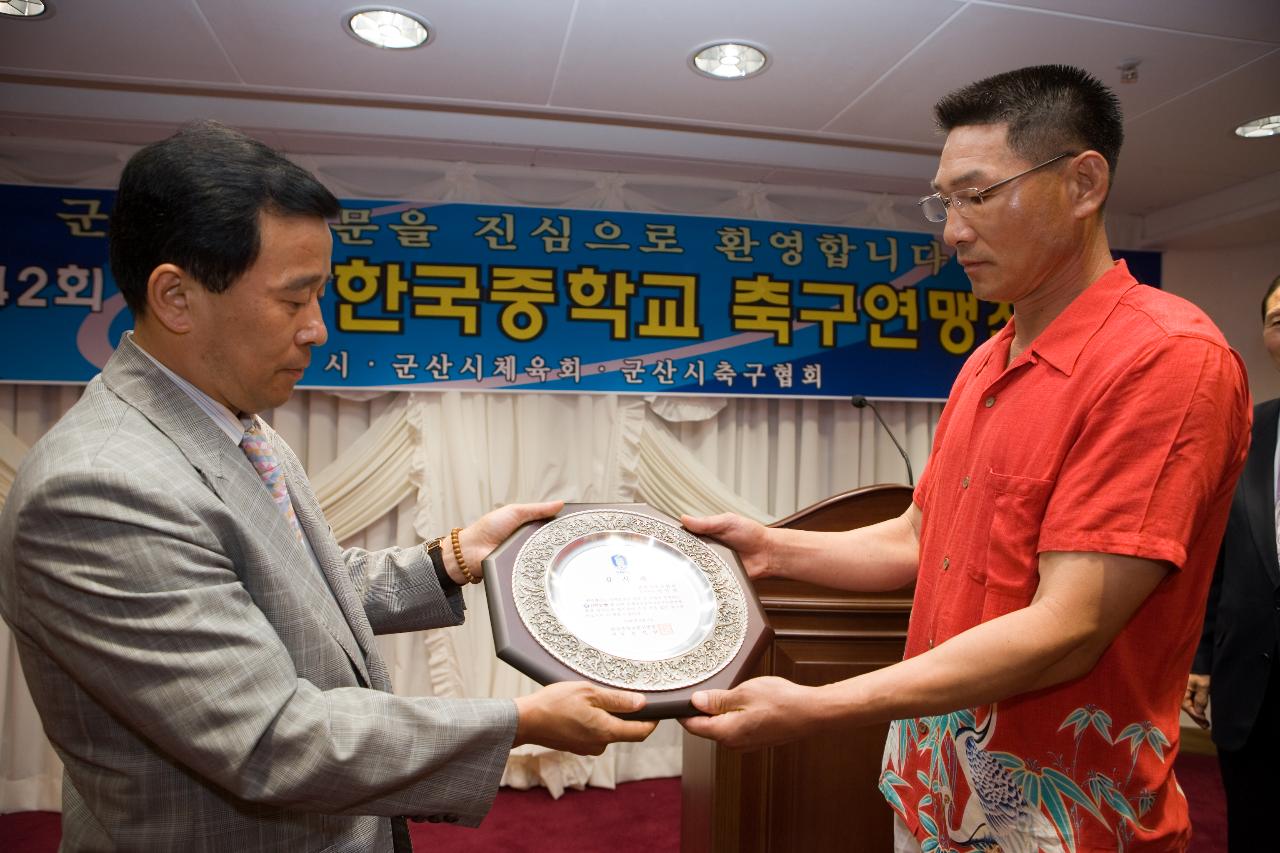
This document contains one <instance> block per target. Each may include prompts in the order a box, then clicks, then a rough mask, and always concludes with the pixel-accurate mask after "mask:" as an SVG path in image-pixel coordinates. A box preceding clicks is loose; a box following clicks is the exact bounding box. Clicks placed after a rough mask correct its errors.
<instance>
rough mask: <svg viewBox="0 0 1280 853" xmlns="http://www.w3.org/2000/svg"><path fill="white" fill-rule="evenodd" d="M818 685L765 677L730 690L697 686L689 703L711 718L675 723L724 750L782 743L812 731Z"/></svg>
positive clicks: (817, 711)
mask: <svg viewBox="0 0 1280 853" xmlns="http://www.w3.org/2000/svg"><path fill="white" fill-rule="evenodd" d="M819 689H820V688H816V687H803V686H801V685H799V684H794V683H792V682H790V681H787V680H786V679H785V678H778V677H776V676H772V675H769V676H765V677H763V678H753V679H751V680H750V681H744V682H742V683H741V684H739V685H738V686H737V687H735V688H733V689H732V690H699V691H698V692H696V693H694V694H693V706H694V707H695V708H697V709H698V710H699V711H702V712H703V713H705V714H710V715H711V716H707V717H689V718H688V719H684V720H681V721H680V724H681V725H682V726H684V727H685V729H687V730H688V731H689V732H690V733H691V734H695V735H698V736H699V737H705V738H710V739H711V740H714V741H716V742H717V743H719V744H720V745H721V746H726V747H728V748H729V749H760V748H761V747H766V746H774V745H776V744H780V743H786V742H787V741H791V740H795V739H797V738H800V737H803V736H805V735H808V734H813V733H814V724H815V721H816V720H817V719H818V716H819V712H820V711H821V705H820V701H819V698H818V695H817V692H818V690H819Z"/></svg>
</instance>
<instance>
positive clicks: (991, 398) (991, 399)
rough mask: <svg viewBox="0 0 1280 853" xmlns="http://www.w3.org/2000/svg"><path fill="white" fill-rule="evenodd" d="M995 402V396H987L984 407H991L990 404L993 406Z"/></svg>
mask: <svg viewBox="0 0 1280 853" xmlns="http://www.w3.org/2000/svg"><path fill="white" fill-rule="evenodd" d="M995 404H996V398H995V397H988V398H987V399H986V407H987V408H988V409H989V408H991V407H992V406H994V405H995Z"/></svg>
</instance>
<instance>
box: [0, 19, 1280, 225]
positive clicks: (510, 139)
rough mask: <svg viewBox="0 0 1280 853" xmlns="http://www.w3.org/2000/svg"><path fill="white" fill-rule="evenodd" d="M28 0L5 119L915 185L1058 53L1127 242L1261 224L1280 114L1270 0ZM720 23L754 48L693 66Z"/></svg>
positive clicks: (43, 132)
mask: <svg viewBox="0 0 1280 853" xmlns="http://www.w3.org/2000/svg"><path fill="white" fill-rule="evenodd" d="M49 2H50V5H51V7H52V9H53V14H52V16H48V17H46V18H45V19H36V20H13V19H7V18H0V135H3V136H9V137H24V138H30V137H34V138H37V139H43V138H49V139H63V140H65V139H72V140H92V141H104V142H117V143H120V142H123V143H142V142H148V141H151V140H153V139H156V138H159V137H160V136H162V135H164V133H165V132H167V131H168V130H169V129H170V128H172V127H174V126H175V125H177V124H179V123H181V122H183V121H185V120H188V119H190V118H196V117H201V116H209V117H214V118H218V119H221V120H222V121H225V122H227V123H229V124H233V125H235V126H238V127H241V128H244V129H246V130H248V131H250V132H252V133H254V134H255V135H257V136H259V137H261V138H263V139H264V140H265V141H267V142H269V143H271V144H274V145H276V146H277V147H280V148H283V149H285V150H287V151H291V152H297V153H309V154H317V153H337V154H362V155H368V156H395V157H419V158H426V159H432V160H466V161H471V162H477V163H503V164H523V165H533V166H548V167H572V168H579V169H599V170H607V171H620V172H643V173H650V174H654V173H656V174H677V175H699V176H705V177H716V178H725V179H731V180H739V181H751V182H762V183H765V184H783V185H788V186H796V185H802V186H817V187H828V188H830V187H838V188H849V189H858V190H867V191H873V192H888V193H894V194H912V195H918V194H920V193H921V192H922V191H923V190H924V189H925V187H926V186H927V184H928V182H929V179H930V178H931V177H932V176H933V173H934V168H935V166H936V159H937V153H938V151H939V150H940V149H941V138H940V137H939V136H938V135H937V134H936V132H935V131H934V129H933V127H932V125H931V118H930V108H931V106H932V104H933V102H934V101H935V100H937V98H938V97H940V96H941V95H943V94H945V93H946V92H947V91H949V90H950V89H953V88H955V87H956V86H959V85H962V84H964V83H967V82H969V81H971V80H976V79H978V78H981V77H984V76H987V75H989V74H993V73H996V72H999V71H1004V70H1008V69H1011V68H1016V67H1019V66H1022V65H1030V64H1039V63H1052V62H1062V63H1069V64H1073V65H1079V66H1081V67H1083V68H1085V69H1087V70H1089V71H1091V72H1092V73H1094V74H1095V75H1097V76H1098V77H1099V78H1101V79H1102V80H1103V81H1104V82H1106V83H1107V84H1109V85H1111V86H1113V88H1114V89H1115V90H1116V92H1117V94H1118V95H1119V96H1120V100H1121V102H1122V104H1123V107H1124V112H1125V116H1126V128H1125V129H1126V134H1127V141H1126V144H1125V148H1124V151H1123V153H1122V156H1121V160H1120V168H1119V173H1118V181H1117V184H1116V188H1115V190H1114V192H1113V194H1112V199H1111V201H1110V203H1109V210H1111V211H1113V212H1115V213H1119V214H1128V215H1131V216H1134V217H1138V218H1139V219H1138V221H1139V228H1138V232H1139V240H1138V242H1140V243H1141V244H1142V245H1144V246H1148V247H1152V248H1170V247H1177V248H1183V247H1185V248H1198V247H1220V246H1231V245H1251V244H1257V243H1261V242H1275V241H1276V240H1277V239H1280V236H1278V235H1280V137H1273V138H1270V139H1263V140H1244V139H1240V138H1238V137H1236V136H1235V135H1234V134H1233V133H1232V129H1233V128H1234V127H1235V126H1236V125H1238V124H1240V123H1241V122H1243V121H1245V120H1248V119H1251V118H1256V117H1258V116H1261V115H1268V114H1277V113H1280V0H1212V2H1210V1H1209V0H1005V2H986V0H792V2H789V3H786V2H778V0H768V2H766V1H765V0H680V2H676V0H648V2H621V0H536V2H535V0H469V1H468V2H464V0H394V2H393V5H394V6H396V7H399V8H401V9H405V10H409V11H412V12H415V13H417V14H419V15H421V16H422V17H424V18H425V19H427V20H428V21H429V22H430V24H431V25H432V27H433V29H434V30H435V33H434V37H433V39H432V41H431V42H430V43H429V44H428V45H427V46H425V47H422V48H418V49H414V50H408V51H388V50H378V49H375V48H372V47H368V46H366V45H363V44H361V43H360V42H357V41H356V40H355V39H354V38H352V37H351V36H350V35H349V34H347V33H346V31H345V30H344V28H343V21H344V19H345V16H346V13H348V12H350V11H351V10H352V9H354V8H358V7H360V6H361V5H362V4H361V3H359V0H269V2H263V0H130V2H128V3H100V2H99V3H86V2H81V0H49ZM723 39H740V40H747V41H750V42H753V43H755V44H758V45H760V46H762V47H764V48H765V49H766V51H767V52H768V53H769V55H770V57H771V62H770V65H769V66H768V68H767V69H766V71H765V72H764V73H763V74H761V75H760V76H759V77H756V78H753V79H750V80H742V81H720V80H711V79H706V78H702V77H699V76H698V75H696V74H694V73H693V72H692V71H691V70H690V68H689V56H690V54H691V53H692V52H693V50H694V49H695V48H697V47H700V46H702V45H705V44H707V43H708V42H712V41H717V40H723ZM1133 60H1137V61H1139V65H1138V72H1139V74H1138V80H1137V81H1136V82H1133V83H1121V82H1120V70H1119V66H1120V65H1122V64H1123V63H1125V62H1126V61H1133Z"/></svg>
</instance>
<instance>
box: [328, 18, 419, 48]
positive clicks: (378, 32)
mask: <svg viewBox="0 0 1280 853" xmlns="http://www.w3.org/2000/svg"><path fill="white" fill-rule="evenodd" d="M347 31H348V32H349V33H351V34H352V35H353V36H355V37H356V38H358V39H360V40H361V41H363V42H367V43H368V44H371V45H373V46H374V47H386V48H390V49H392V50H405V49H407V48H410V47H417V46H419V45H421V44H426V43H427V42H428V41H429V40H430V39H431V26H430V25H429V24H428V23H427V22H426V21H424V20H423V19H422V18H419V17H417V16H416V15H411V14H409V13H408V12H402V11H400V10H398V9H386V8H377V9H358V10H356V11H354V12H351V13H350V14H349V15H348V17H347Z"/></svg>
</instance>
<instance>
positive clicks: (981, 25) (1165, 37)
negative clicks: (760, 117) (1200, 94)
mask: <svg viewBox="0 0 1280 853" xmlns="http://www.w3.org/2000/svg"><path fill="white" fill-rule="evenodd" d="M997 42H998V44H999V48H1000V49H999V50H990V49H989V47H990V46H991V45H992V44H993V43H997ZM1271 49H1273V48H1272V47H1270V46H1268V45H1264V44H1260V43H1254V42H1242V41H1237V40H1231V39H1222V38H1218V37H1210V36H1195V35H1188V34H1185V33H1177V32H1171V31H1168V30H1158V29H1144V28H1142V27H1135V26H1131V25H1127V24H1113V23H1108V22H1105V21H1098V20H1093V19H1087V18H1079V17H1067V16H1063V15H1055V14H1048V13H1044V12H1039V11H1035V10H1025V9H1016V8H1007V7H997V6H979V5H969V6H967V7H966V8H965V9H964V11H963V12H962V13H961V14H960V15H958V16H956V18H955V19H953V20H952V21H951V23H950V24H948V26H947V27H946V28H945V29H944V30H942V31H941V32H940V33H938V34H937V36H936V37H934V38H933V39H932V40H931V41H930V42H929V43H928V44H927V45H925V46H924V47H922V48H921V49H920V50H918V51H917V52H916V53H915V54H913V55H912V56H911V57H910V58H908V59H907V60H906V61H905V62H904V63H903V64H902V65H901V66H900V67H899V68H898V69H897V70H895V71H894V72H893V73H891V74H889V75H888V76H887V77H886V78H885V79H884V80H882V81H881V82H880V84H879V85H877V86H876V87H875V89H874V90H872V91H871V92H869V93H868V94H867V95H866V96H865V97H863V98H862V99H861V100H859V101H858V102H857V103H856V104H855V105H854V106H853V107H852V108H851V109H850V110H848V111H847V112H846V113H845V114H844V115H842V116H841V117H840V119H839V120H837V121H836V122H834V123H833V124H832V125H831V126H830V127H829V128H828V130H831V131H835V132H839V133H846V134H850V135H857V136H867V137H873V138H897V139H903V138H906V139H910V140H913V141H916V142H928V141H931V140H932V141H934V142H937V141H938V137H937V136H936V134H935V132H934V129H933V123H932V107H933V104H934V102H935V101H936V100H937V99H938V98H939V97H941V96H942V95H945V94H946V93H947V92H948V91H950V90H951V89H953V88H955V87H957V86H959V85H963V84H964V83H966V82H968V81H971V80H978V79H981V78H983V77H988V76H990V75H992V74H996V73H999V72H1001V71H1007V70H1009V69H1011V68H1018V67H1021V66H1025V65H1040V64H1049V63H1066V64H1072V65H1077V66H1080V67H1082V68H1084V69H1085V70H1087V71H1090V72H1092V73H1093V74H1094V75H1096V76H1097V77H1098V78H1099V79H1101V80H1102V81H1103V82H1104V83H1107V84H1109V85H1111V86H1113V87H1114V89H1115V91H1116V94H1117V95H1119V97H1120V101H1121V104H1122V105H1123V108H1124V112H1125V115H1127V116H1135V115H1139V114H1141V113H1143V112H1145V111H1147V110H1150V109H1153V108H1155V107H1157V106H1159V105H1160V104H1163V103H1165V102H1167V101H1169V100H1171V99H1173V98H1175V97H1177V96H1178V95H1179V94H1181V93H1183V92H1185V91H1187V90H1188V89H1191V88H1194V87H1196V86H1199V85H1201V84H1203V83H1205V82H1207V81H1209V80H1212V79H1213V78H1215V77H1217V76H1219V75H1221V74H1225V73H1226V72H1228V71H1231V70H1233V69H1235V68H1238V67H1240V66H1241V65H1244V64H1246V63H1248V62H1250V61H1251V60H1254V59H1257V58H1258V57H1260V56H1262V55H1264V54H1265V53H1267V52H1268V51H1270V50H1271ZM1130 57H1139V58H1141V59H1142V65H1141V66H1140V75H1139V80H1138V82H1136V83H1133V84H1128V85H1125V84H1122V83H1120V72H1119V71H1118V66H1119V65H1120V63H1121V62H1122V61H1124V60H1125V59H1127V58H1130Z"/></svg>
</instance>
